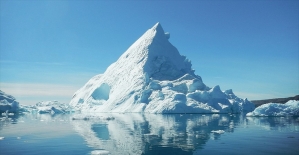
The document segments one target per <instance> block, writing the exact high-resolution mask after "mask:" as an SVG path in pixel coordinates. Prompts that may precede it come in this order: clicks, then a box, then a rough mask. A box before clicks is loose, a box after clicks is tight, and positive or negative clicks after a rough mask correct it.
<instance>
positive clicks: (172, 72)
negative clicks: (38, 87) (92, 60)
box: [70, 23, 254, 113]
mask: <svg viewBox="0 0 299 155" xmlns="http://www.w3.org/2000/svg"><path fill="white" fill-rule="evenodd" d="M169 36H170V35H169V33H164V30H163V28H162V27H161V25H160V24H159V23H157V24H156V25H154V26H153V27H152V28H151V29H149V30H148V31H146V32H145V33H144V34H143V35H142V36H141V37H140V38H139V39H138V40H137V41H136V42H135V43H134V44H133V45H131V46H130V47H129V48H128V50H127V51H126V52H125V53H123V54H122V55H121V56H120V58H119V59H118V60H117V61H116V62H115V63H113V64H111V65H110V66H109V67H108V68H107V70H106V71H105V73H104V74H99V75H96V76H94V77H93V78H91V79H90V80H89V81H88V82H87V83H86V84H85V85H84V86H83V87H82V88H81V89H79V90H78V91H77V92H76V93H75V94H74V96H73V98H72V100H71V102H70V105H72V106H73V107H75V108H77V109H79V110H81V111H83V112H84V111H85V112H146V113H232V112H233V113H239V112H242V111H252V110H253V109H254V105H253V103H251V102H249V101H248V100H247V99H245V100H243V99H240V98H238V97H236V96H235V95H234V94H233V92H232V91H231V90H227V91H224V92H222V91H221V90H220V87H219V86H215V87H213V88H209V87H207V86H206V85H205V84H204V83H203V82H202V79H201V77H200V76H197V75H195V74H194V70H192V69H191V62H190V61H189V60H188V59H186V57H185V56H182V55H180V53H179V52H178V50H177V49H176V48H175V47H174V46H173V45H172V44H171V43H170V42H169V41H168V38H169Z"/></svg>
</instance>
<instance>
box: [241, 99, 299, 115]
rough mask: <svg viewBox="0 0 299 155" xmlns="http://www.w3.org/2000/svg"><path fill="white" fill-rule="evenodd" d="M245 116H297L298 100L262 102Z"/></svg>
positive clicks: (298, 112)
mask: <svg viewBox="0 0 299 155" xmlns="http://www.w3.org/2000/svg"><path fill="white" fill-rule="evenodd" d="M246 116H299V101H296V100H290V101H288V102H287V103H285V104H281V103H267V104H263V105H261V106H259V107H257V108H256V109H254V111H252V112H250V113H248V114H246Z"/></svg>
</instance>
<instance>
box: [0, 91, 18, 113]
mask: <svg viewBox="0 0 299 155" xmlns="http://www.w3.org/2000/svg"><path fill="white" fill-rule="evenodd" d="M18 110H19V102H18V101H16V99H15V98H14V97H13V96H11V95H8V94H6V93H4V92H3V91H1V90H0V113H4V112H6V113H16V112H18Z"/></svg>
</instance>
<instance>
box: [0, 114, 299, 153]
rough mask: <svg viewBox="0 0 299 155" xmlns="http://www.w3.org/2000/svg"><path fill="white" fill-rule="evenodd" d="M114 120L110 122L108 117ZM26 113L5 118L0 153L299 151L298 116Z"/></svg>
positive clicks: (1, 130) (0, 132)
mask: <svg viewBox="0 0 299 155" xmlns="http://www.w3.org/2000/svg"><path fill="white" fill-rule="evenodd" d="M108 116H109V117H113V118H115V119H113V120H107V119H105V118H107V117H108ZM73 117H74V116H73V115H72V114H66V115H55V116H51V115H47V114H42V115H39V114H26V115H22V116H10V118H9V119H6V120H2V121H0V137H1V138H0V154H1V155H10V154H17V155H19V154H25V155H27V154H36V155H48V154H49V155H53V154H55V155H58V154H79V155H86V154H111V155H118V154H120V155H126V154H130V155H135V154H137V155H159V154H161V155H164V154H166V155H170V154H174V155H185V154H186V155H189V154H190V155H191V154H196V155H197V154H198V155H199V154H248V155H249V154H250V155H252V154H288V155H290V154H297V155H298V154H299V118H298V117H269V118H268V117H244V116H242V115H230V114H224V115H223V114H221V115H220V114H213V115H212V114H204V115H203V114H183V115H180V114H172V115H160V114H157V115H156V114H102V116H101V117H99V118H97V119H89V120H73V119H72V118H73Z"/></svg>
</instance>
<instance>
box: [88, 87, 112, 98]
mask: <svg viewBox="0 0 299 155" xmlns="http://www.w3.org/2000/svg"><path fill="white" fill-rule="evenodd" d="M109 94H110V86H109V85H108V84H107V83H103V84H101V86H100V87H98V88H97V89H95V90H94V91H93V93H92V95H91V96H92V97H93V98H94V99H95V100H108V99H109Z"/></svg>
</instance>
